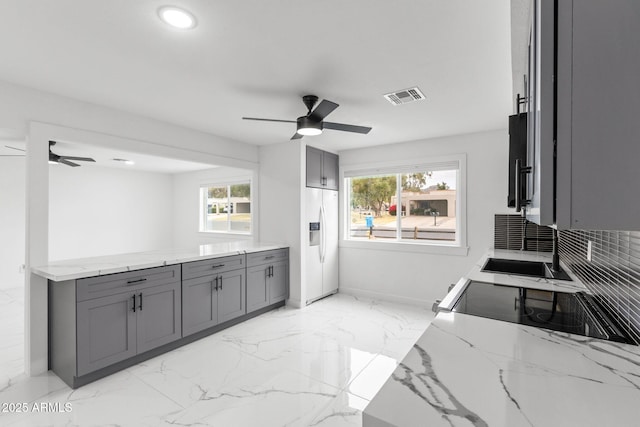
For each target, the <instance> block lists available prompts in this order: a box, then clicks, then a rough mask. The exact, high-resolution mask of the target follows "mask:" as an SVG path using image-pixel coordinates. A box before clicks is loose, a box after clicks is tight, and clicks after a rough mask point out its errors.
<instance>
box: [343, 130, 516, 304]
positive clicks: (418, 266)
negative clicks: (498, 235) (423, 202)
mask: <svg viewBox="0 0 640 427" xmlns="http://www.w3.org/2000/svg"><path fill="white" fill-rule="evenodd" d="M505 120H506V118H505ZM461 153H466V156H467V243H468V246H469V251H468V254H467V255H466V256H464V255H443V254H430V253H416V252H390V251H381V250H375V249H361V248H353V247H345V246H344V245H342V246H341V247H340V291H341V292H347V293H354V294H360V295H367V296H372V297H379V298H386V299H392V300H399V301H405V302H409V303H419V304H424V305H427V306H430V304H431V303H432V302H433V301H435V300H436V299H440V298H442V297H444V295H445V294H446V292H447V287H448V286H449V284H451V283H455V282H456V281H457V280H458V279H459V278H460V277H461V276H462V275H464V274H465V273H466V272H467V271H468V270H470V269H471V267H472V266H473V264H474V263H475V262H476V261H477V260H478V259H479V258H480V257H481V256H482V254H483V253H484V252H485V251H486V250H487V249H488V248H489V247H491V246H493V221H494V214H495V213H507V212H509V211H508V210H507V208H506V198H507V182H508V179H507V177H508V169H507V168H508V131H507V130H499V131H492V132H482V133H475V134H468V135H457V136H451V137H443V138H436V139H430V140H423V141H415V142H408V143H402V144H392V145H386V146H377V147H371V148H367V149H358V150H346V151H341V152H340V153H339V154H340V165H341V166H340V167H341V170H342V169H343V168H344V167H349V166H357V165H366V164H368V163H381V162H385V161H403V160H406V161H407V162H408V163H411V161H412V159H414V158H428V157H429V156H445V155H452V154H461ZM341 214H342V212H341ZM342 222H343V221H341V223H342Z"/></svg>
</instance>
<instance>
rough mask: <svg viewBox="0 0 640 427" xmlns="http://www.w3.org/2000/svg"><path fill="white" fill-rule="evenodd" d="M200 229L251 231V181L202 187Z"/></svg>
mask: <svg viewBox="0 0 640 427" xmlns="http://www.w3.org/2000/svg"><path fill="white" fill-rule="evenodd" d="M200 231H204V232H222V233H246V234H249V233H251V182H246V181H245V182H239V183H233V184H222V185H211V186H206V187H200Z"/></svg>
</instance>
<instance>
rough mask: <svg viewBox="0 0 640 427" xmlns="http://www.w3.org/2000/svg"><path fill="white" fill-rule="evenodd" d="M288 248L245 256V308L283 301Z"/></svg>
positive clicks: (287, 287) (285, 296)
mask: <svg viewBox="0 0 640 427" xmlns="http://www.w3.org/2000/svg"><path fill="white" fill-rule="evenodd" d="M288 260H289V250H288V249H278V250H273V251H264V252H258V253H254V254H250V255H248V256H247V310H248V311H254V310H258V309H260V308H263V307H266V306H268V305H271V304H275V303H277V302H279V301H284V300H285V299H286V298H287V295H288V291H289V261H288Z"/></svg>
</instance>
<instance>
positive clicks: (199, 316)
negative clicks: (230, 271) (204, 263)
mask: <svg viewBox="0 0 640 427" xmlns="http://www.w3.org/2000/svg"><path fill="white" fill-rule="evenodd" d="M216 277H217V276H215V275H210V276H204V277H198V278H195V279H189V280H184V281H182V336H185V337H186V336H187V335H191V334H193V333H194V332H198V331H201V330H203V329H207V328H209V327H211V326H215V325H216V324H217V323H218V297H217V292H216V290H215V287H216Z"/></svg>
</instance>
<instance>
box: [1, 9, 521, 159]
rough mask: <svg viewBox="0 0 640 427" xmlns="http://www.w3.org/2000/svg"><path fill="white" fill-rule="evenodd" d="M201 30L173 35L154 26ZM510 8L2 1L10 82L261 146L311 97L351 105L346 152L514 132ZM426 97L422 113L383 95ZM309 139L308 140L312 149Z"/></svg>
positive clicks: (280, 138)
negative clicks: (169, 14) (162, 16)
mask: <svg viewBox="0 0 640 427" xmlns="http://www.w3.org/2000/svg"><path fill="white" fill-rule="evenodd" d="M165 4H173V5H178V6H182V7H184V8H186V9H188V10H190V11H191V12H192V13H194V14H195V15H196V17H197V19H198V23H199V24H198V26H197V27H196V28H195V29H194V30H191V31H180V30H173V29H171V28H169V27H167V26H166V25H165V24H164V23H162V22H161V21H160V20H159V19H158V17H157V14H156V11H157V9H158V7H160V6H162V5H165ZM509 5H510V2H509V0H488V1H477V0H446V1H445V0H406V1H389V0H348V1H345V0H323V1H318V0H315V1H312V0H278V1H266V0H236V1H210V0H175V1H174V0H171V1H164V0H161V1H158V0H136V1H131V0H109V1H105V0H56V1H43V0H3V1H1V2H0V79H2V80H6V81H9V82H14V83H18V84H22V85H26V86H31V87H34V88H37V89H41V90H44V91H49V92H53V93H58V94H62V95H65V96H68V97H72V98H76V99H80V100H84V101H88V102H92V103H96V104H101V105H105V106H110V107H113V108H117V109H121V110H125V111H129V112H133V113H137V114H140V115H144V116H148V117H153V118H156V119H160V120H164V121H167V122H171V123H175V124H179V125H182V126H186V127H190V128H194V129H198V130H202V131H206V132H209V133H212V134H217V135H220V136H224V137H228V138H232V139H234V140H238V141H243V142H247V143H250V144H258V145H263V144H273V143H278V142H284V141H287V140H288V139H289V138H290V137H291V136H292V135H293V133H294V132H295V125H294V124H287V123H264V122H248V121H243V120H241V117H242V116H251V117H267V118H277V119H292V120H294V119H295V118H296V117H297V116H300V115H303V114H304V113H306V111H305V107H304V105H303V104H302V101H301V100H300V97H301V96H302V95H305V94H307V93H311V94H315V95H318V96H319V97H320V98H321V99H322V98H326V99H329V100H332V101H334V102H337V103H338V104H340V108H338V109H337V110H336V111H334V112H333V113H332V114H331V115H330V116H329V117H328V118H327V120H329V121H333V122H342V123H349V124H355V125H365V126H372V127H373V130H372V131H371V133H370V134H368V135H358V134H348V133H344V132H337V131H331V130H327V131H325V132H324V133H323V134H322V135H320V136H317V137H311V138H313V142H314V143H316V144H319V145H321V146H324V147H326V148H329V149H334V150H342V149H349V148H361V147H367V146H371V145H378V144H386V143H395V142H402V141H409V140H417V139H423V138H430V137H436V136H443V135H450V134H461V133H469V132H476V131H482V130H490V129H498V128H505V127H506V123H507V115H508V114H510V113H511V105H512V102H511V83H512V81H511V68H510V67H511V56H510V35H509V16H510V11H509ZM411 86H419V87H420V89H421V90H422V92H423V93H424V94H425V95H426V97H427V99H426V100H425V101H419V102H416V103H412V104H407V105H402V106H392V105H391V104H389V103H388V102H387V101H386V100H385V99H384V98H383V97H382V95H383V94H384V93H388V92H391V91H395V90H399V89H404V88H407V87H411ZM307 138H308V137H307Z"/></svg>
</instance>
